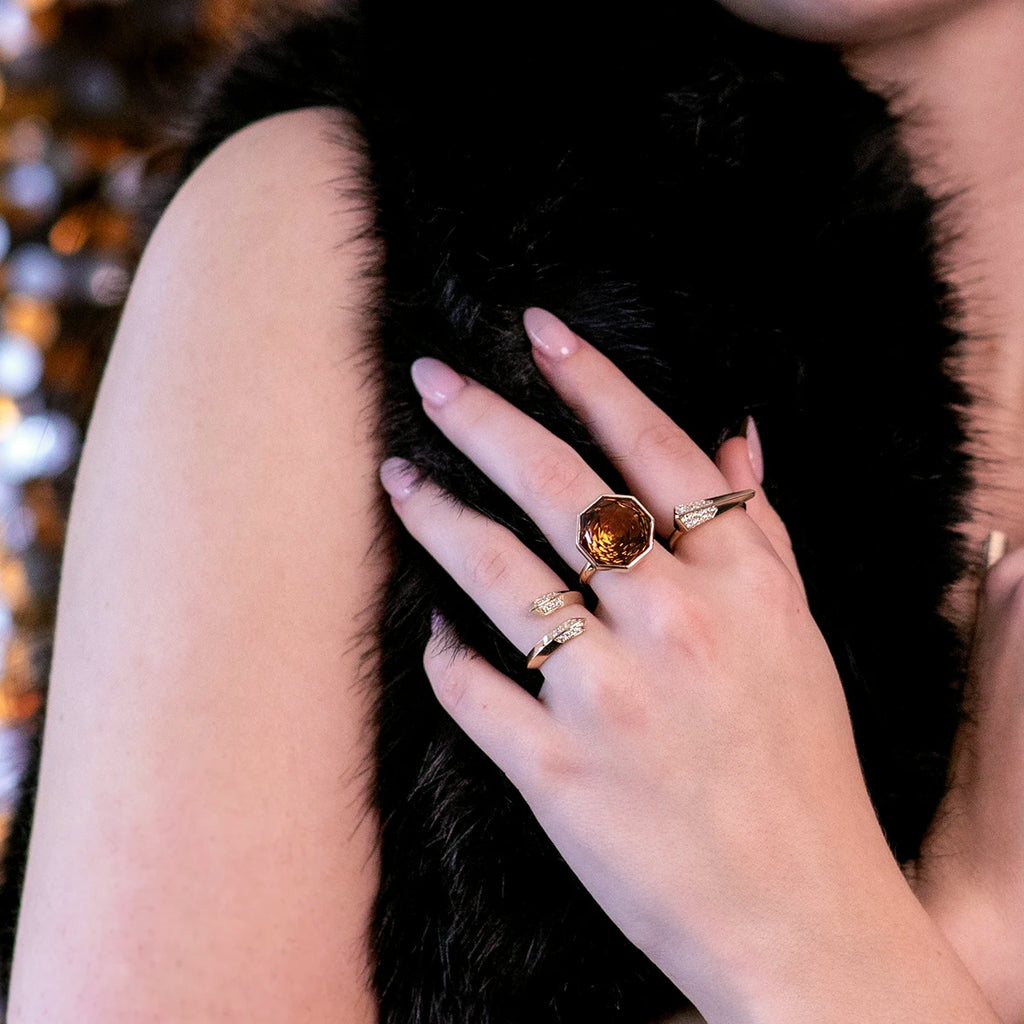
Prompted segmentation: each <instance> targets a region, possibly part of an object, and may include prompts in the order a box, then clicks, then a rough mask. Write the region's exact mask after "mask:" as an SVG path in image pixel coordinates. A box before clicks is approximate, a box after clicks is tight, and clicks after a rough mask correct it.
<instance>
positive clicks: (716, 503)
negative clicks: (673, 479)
mask: <svg viewBox="0 0 1024 1024" xmlns="http://www.w3.org/2000/svg"><path fill="white" fill-rule="evenodd" d="M756 493H757V492H756V491H732V492H731V493H730V494H719V495H718V497H717V498H701V500H700V501H691V502H688V503H687V504H685V505H676V507H675V510H674V515H673V518H674V519H675V524H676V528H675V529H674V530H673V531H672V536H671V537H669V539H668V547H669V550H670V551H674V550H675V547H676V543H677V542H678V540H679V538H680V537H682V535H683V534H684V533H689V532H690V531H691V530H696V529H697V527H698V526H700V525H701V524H702V523H709V522H711V520H712V519H714V518H715V516H717V515H718V514H719V513H720V512H728V511H729V509H731V508H746V507H747V502H748V501H750V499H751V498H753V497H754V495H755V494H756Z"/></svg>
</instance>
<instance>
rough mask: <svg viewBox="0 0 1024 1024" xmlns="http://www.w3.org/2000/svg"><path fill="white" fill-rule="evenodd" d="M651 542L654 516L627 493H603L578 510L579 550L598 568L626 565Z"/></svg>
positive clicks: (626, 566)
mask: <svg viewBox="0 0 1024 1024" xmlns="http://www.w3.org/2000/svg"><path fill="white" fill-rule="evenodd" d="M653 542H654V520H653V519H652V518H651V515H650V513H649V512H648V511H647V510H646V509H645V508H644V507H643V505H641V504H640V502H638V501H637V500H636V498H632V497H630V496H628V495H617V494H605V495H603V496H602V497H600V498H598V499H597V501H595V502H594V504H593V505H591V506H590V507H589V508H587V509H585V510H584V511H583V512H581V513H580V525H579V535H578V536H577V538H576V543H577V544H578V545H579V548H580V551H582V552H583V554H584V555H586V556H587V558H589V559H590V561H591V562H593V563H594V565H596V566H598V567H599V568H601V569H626V568H628V567H629V566H631V565H632V564H633V563H634V562H635V561H636V560H637V559H638V558H640V557H641V555H644V554H646V553H647V552H648V551H649V550H650V549H651V545H652V544H653Z"/></svg>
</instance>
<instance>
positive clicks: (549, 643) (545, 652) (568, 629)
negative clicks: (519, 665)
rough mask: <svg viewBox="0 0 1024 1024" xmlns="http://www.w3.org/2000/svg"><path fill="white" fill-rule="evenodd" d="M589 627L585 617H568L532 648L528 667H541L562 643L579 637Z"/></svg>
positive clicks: (527, 658) (528, 655) (527, 663)
mask: <svg viewBox="0 0 1024 1024" xmlns="http://www.w3.org/2000/svg"><path fill="white" fill-rule="evenodd" d="M586 628H587V623H586V620H585V619H579V618H574V619H566V620H565V622H563V623H562V624H561V625H560V626H556V627H555V628H554V629H553V630H551V632H550V633H546V634H545V635H544V636H542V637H541V638H540V640H538V641H537V643H535V644H534V645H533V647H531V648H530V653H529V654H527V656H526V667H527V668H540V667H541V665H543V664H544V662H545V661H547V660H548V658H550V657H551V655H552V654H554V653H555V651H557V650H558V648H559V647H561V646H562V644H567V643H568V642H569V641H570V640H572V639H573V637H577V636H579V635H580V633H582V632H583V631H584V630H585V629H586Z"/></svg>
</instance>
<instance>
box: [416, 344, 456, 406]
mask: <svg viewBox="0 0 1024 1024" xmlns="http://www.w3.org/2000/svg"><path fill="white" fill-rule="evenodd" d="M412 382H413V384H415V385H416V390H417V391H418V392H419V393H420V395H421V396H422V397H423V401H424V402H429V403H430V404H431V405H444V404H446V403H447V402H450V401H451V400H452V399H453V398H454V397H455V396H456V395H457V394H458V393H459V392H460V391H461V390H462V389H463V388H464V387H465V386H466V382H465V380H463V379H462V377H460V376H459V375H458V374H457V373H456V372H455V371H454V370H453V369H452V368H451V367H450V366H448V364H447V363H442V362H441V360H440V359H430V358H429V357H427V356H424V357H423V358H422V359H417V360H416V362H414V363H413V364H412Z"/></svg>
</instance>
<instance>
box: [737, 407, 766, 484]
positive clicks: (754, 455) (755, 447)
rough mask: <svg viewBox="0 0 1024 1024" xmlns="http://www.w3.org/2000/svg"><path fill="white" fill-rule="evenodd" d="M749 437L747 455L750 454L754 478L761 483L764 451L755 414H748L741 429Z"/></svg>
mask: <svg viewBox="0 0 1024 1024" xmlns="http://www.w3.org/2000/svg"><path fill="white" fill-rule="evenodd" d="M741 433H742V434H743V436H744V437H745V438H746V439H747V455H748V456H750V468H751V469H752V470H753V472H754V479H755V480H757V482H758V483H759V484H762V483H764V453H763V452H762V451H761V435H760V434H759V433H758V432H757V424H756V423H755V422H754V417H753V416H748V417H747V419H746V422H745V423H744V424H743V430H742V431H741Z"/></svg>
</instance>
